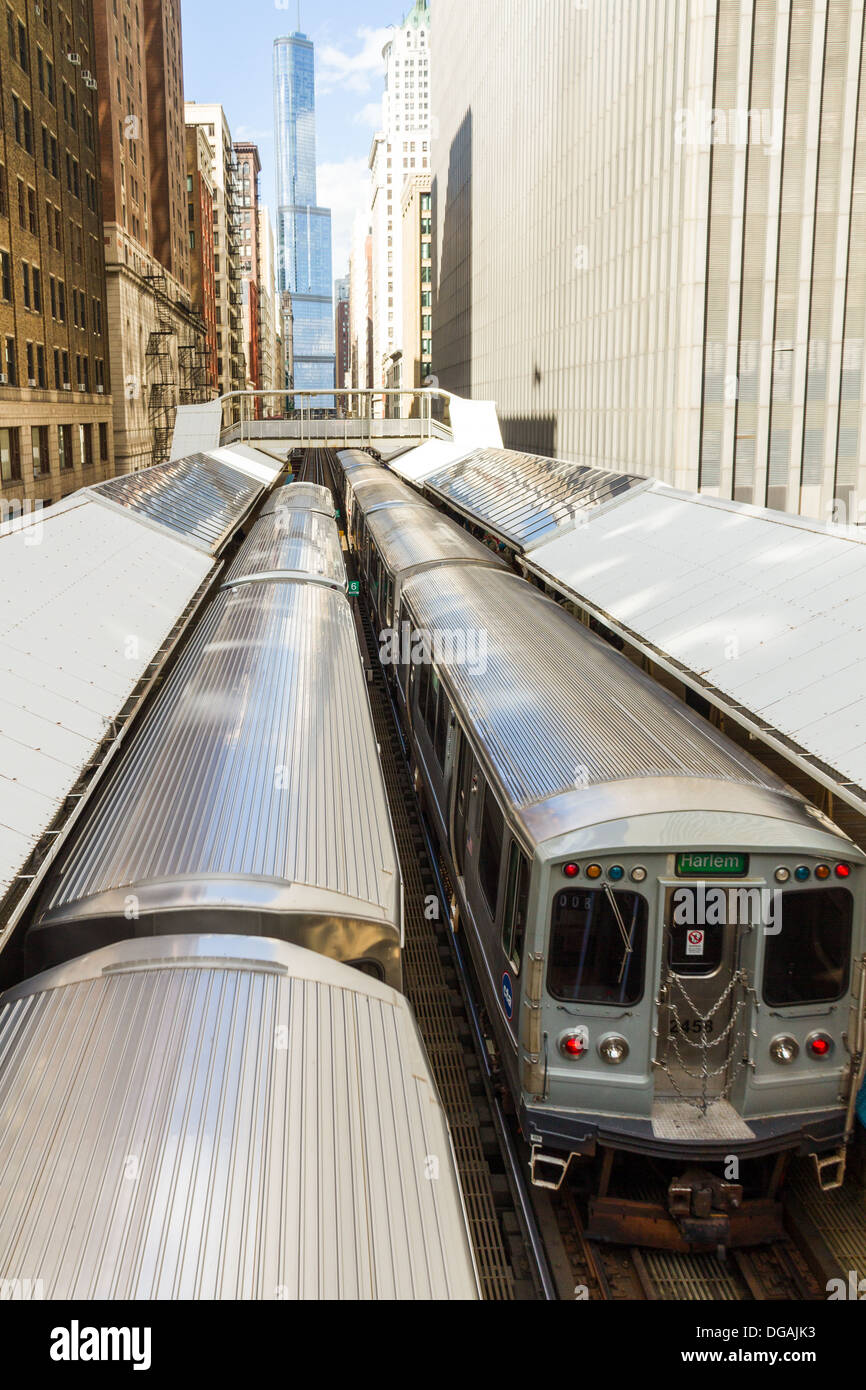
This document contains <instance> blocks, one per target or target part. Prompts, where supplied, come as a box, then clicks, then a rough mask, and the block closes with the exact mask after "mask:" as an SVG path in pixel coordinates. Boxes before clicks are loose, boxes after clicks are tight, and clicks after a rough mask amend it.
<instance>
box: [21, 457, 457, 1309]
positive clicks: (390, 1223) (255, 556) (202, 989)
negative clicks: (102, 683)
mask: <svg viewBox="0 0 866 1390" xmlns="http://www.w3.org/2000/svg"><path fill="white" fill-rule="evenodd" d="M345 590H346V574H345V566H344V564H343V558H342V552H341V548H340V542H339V534H338V531H337V527H336V523H335V520H334V506H333V501H332V499H331V496H330V493H329V492H328V491H327V490H326V489H325V488H323V487H315V486H313V485H310V484H303V483H292V484H290V485H289V486H288V487H286V488H283V489H280V490H279V491H278V492H276V493H274V494H273V495H272V497H271V498H270V499H269V500H268V502H267V503H266V504H265V506H264V508H263V509H262V511H261V512H260V514H259V516H258V517H257V518H256V519H255V520H254V521H253V523H252V525H251V529H250V531H249V534H248V535H247V536H246V538H245V540H244V541H243V544H242V545H241V546H240V549H239V550H238V551H237V554H236V556H235V558H234V561H233V562H232V563H231V564H230V566H229V568H228V571H227V573H225V574H224V576H223V578H222V582H221V585H220V587H219V589H218V592H217V593H216V594H215V596H214V598H213V599H212V601H211V602H210V604H209V605H208V607H207V608H206V610H205V612H204V615H203V617H202V618H201V620H200V622H199V624H198V626H197V627H196V629H195V631H194V633H193V635H192V636H191V638H190V639H189V641H188V643H187V645H186V646H185V647H184V649H183V652H182V654H181V656H180V658H179V660H178V662H177V664H176V665H175V667H174V669H173V670H172V672H171V673H170V675H169V677H168V679H167V681H166V684H165V686H164V687H163V688H162V690H161V691H160V692H159V693H158V695H157V696H156V698H155V699H154V701H153V703H152V704H151V706H150V708H149V709H148V710H147V712H146V713H145V715H144V718H143V721H142V723H141V724H140V726H139V727H138V729H137V730H135V731H134V732H133V734H132V736H131V738H130V740H129V743H128V746H127V747H126V748H125V750H124V751H123V752H122V753H121V754H120V755H119V757H118V761H117V765H116V767H115V768H114V770H113V772H112V773H111V774H109V777H108V778H107V782H106V785H105V787H104V790H103V791H102V793H101V795H99V796H98V798H97V800H96V802H95V805H94V807H93V809H92V810H91V812H90V814H89V815H88V816H87V817H86V818H85V819H84V821H83V824H82V827H81V829H80V830H79V832H78V833H77V835H76V837H75V839H74V841H73V842H72V844H71V846H70V848H69V850H68V851H67V852H65V853H64V854H63V855H62V857H61V858H60V859H59V861H58V863H57V864H56V865H55V866H54V867H53V869H52V871H51V874H50V876H49V877H48V878H47V881H46V885H45V888H44V891H43V893H42V896H41V898H40V899H39V900H38V901H37V903H36V906H35V908H34V910H33V913H32V915H31V918H30V920H29V922H28V923H27V924H26V931H25V932H24V934H23V939H21V940H20V941H19V940H16V941H15V942H14V943H13V946H11V947H9V948H7V951H4V953H3V956H2V957H0V966H2V969H3V975H4V983H6V984H9V982H10V971H11V972H13V974H14V982H13V983H12V987H11V988H8V989H7V990H6V993H5V994H3V995H2V996H0V1278H2V1279H6V1280H15V1279H20V1278H21V1277H22V1275H25V1274H26V1275H28V1276H29V1275H30V1274H32V1275H33V1276H34V1277H37V1276H38V1279H39V1281H40V1283H41V1286H42V1288H41V1293H42V1296H45V1297H50V1298H60V1297H85V1298H103V1297H105V1298H266V1299H271V1298H274V1299H282V1298H380V1297H381V1298H437V1299H438V1298H462V1299H466V1298H468V1299H471V1298H477V1297H478V1293H479V1285H478V1278H477V1273H476V1269H475V1264H474V1258H473V1254H472V1250H471V1245H470V1241H469V1236H468V1228H467V1218H466V1212H465V1209H464V1205H463V1199H462V1194H461V1192H460V1187H459V1183H458V1180H457V1174H456V1169H455V1164H454V1155H453V1150H452V1146H451V1140H450V1135H449V1132H448V1127H447V1123H446V1120H445V1117H444V1114H443V1112H442V1108H441V1105H440V1102H439V1099H438V1096H437V1093H436V1086H435V1082H434V1081H433V1078H432V1075H431V1073H430V1068H429V1064H428V1062H427V1058H426V1056H425V1053H424V1048H423V1045H422V1042H421V1039H420V1036H419V1034H418V1030H417V1027H416V1024H415V1020H414V1017H413V1014H412V1010H411V1008H410V1007H409V1005H408V1003H407V1001H406V999H405V998H404V997H403V995H402V993H401V992H400V986H401V979H402V975H401V946H402V884H401V877H400V868H399V861H398V857H397V850H396V845H395V841H394V834H393V828H392V825H391V820H390V813H389V808H388V803H387V798H386V793H385V787H384V780H383V775H382V770H381V764H380V761H379V756H378V749H377V745H376V739H375V733H374V729H373V723H372V716H371V711H370V706H369V700H368V697H367V689H366V683H365V681H364V678H363V671H362V666H361V660H360V654H359V651H358V647H357V638H356V632H355V626H354V617H353V614H352V610H351V606H350V604H349V602H348V599H347V598H346V594H345Z"/></svg>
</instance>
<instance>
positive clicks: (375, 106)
mask: <svg viewBox="0 0 866 1390" xmlns="http://www.w3.org/2000/svg"><path fill="white" fill-rule="evenodd" d="M352 121H353V122H354V124H355V125H365V126H369V128H370V130H378V129H379V127H380V126H381V124H382V103H381V102H380V101H368V102H367V105H366V106H362V107H361V109H360V111H356V112H355V114H354V116H353V117H352Z"/></svg>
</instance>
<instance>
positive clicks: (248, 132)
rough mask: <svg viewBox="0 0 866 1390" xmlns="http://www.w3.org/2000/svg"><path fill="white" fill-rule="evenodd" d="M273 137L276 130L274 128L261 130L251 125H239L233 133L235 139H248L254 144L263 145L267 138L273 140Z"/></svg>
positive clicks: (248, 141) (247, 140)
mask: <svg viewBox="0 0 866 1390" xmlns="http://www.w3.org/2000/svg"><path fill="white" fill-rule="evenodd" d="M273 138H274V132H273V131H272V130H260V129H258V128H257V127H256V126H251V125H239V126H238V127H237V128H236V130H235V131H234V134H233V135H232V139H233V140H241V141H246V142H247V143H248V144H252V145H263V144H264V143H265V141H266V140H273Z"/></svg>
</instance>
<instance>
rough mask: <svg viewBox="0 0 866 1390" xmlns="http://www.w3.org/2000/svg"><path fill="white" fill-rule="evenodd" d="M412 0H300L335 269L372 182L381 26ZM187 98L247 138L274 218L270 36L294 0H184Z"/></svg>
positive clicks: (279, 30)
mask: <svg viewBox="0 0 866 1390" xmlns="http://www.w3.org/2000/svg"><path fill="white" fill-rule="evenodd" d="M411 5H412V0H317V2H316V3H314V0H300V11H301V22H300V30H301V33H304V34H306V35H307V38H309V39H312V41H313V43H314V44H315V46H316V125H317V131H316V137H317V145H316V159H317V165H318V198H319V205H320V207H329V208H330V209H331V218H332V227H333V242H334V245H333V267H334V270H333V273H334V278H335V279H338V278H339V277H340V276H342V275H346V274H347V273H348V265H349V248H350V244H351V231H352V219H353V217H354V215H355V212H356V211H357V210H358V208H360V207H362V206H363V203H364V199H365V191H366V189H367V187H368V184H369V177H370V173H369V169H368V167H367V157H368V155H369V152H370V142H371V139H372V137H373V133H374V131H375V130H376V129H377V128H378V125H379V115H380V110H381V101H382V91H383V86H384V64H383V62H382V46H383V44H384V43H385V42H386V40H387V37H388V34H387V30H388V26H389V25H392V24H399V23H400V21H401V20H402V18H403V16H404V14H405V13H406V12H407V11H408V10H409V9H410V8H411ZM181 17H182V23H183V70H184V95H185V97H186V100H187V101H201V102H205V101H218V102H221V103H222V105H223V106H224V108H225V111H226V116H227V117H228V122H229V126H230V128H231V132H232V138H233V139H234V140H253V141H255V143H256V144H257V145H258V147H259V154H260V156H261V161H262V178H261V188H262V199H263V201H264V202H266V203H267V204H268V206H269V208H270V210H271V216H272V219H273V213H274V207H275V203H276V197H275V193H274V159H273V153H274V110H273V83H272V55H273V41H274V39H275V38H278V37H279V36H280V35H285V34H290V33H293V32H294V31H295V30H296V29H297V28H298V0H286V3H284V4H276V3H274V0H245V3H240V4H238V3H236V2H235V3H229V0H182V5H181Z"/></svg>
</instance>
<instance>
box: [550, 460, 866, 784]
mask: <svg viewBox="0 0 866 1390" xmlns="http://www.w3.org/2000/svg"><path fill="white" fill-rule="evenodd" d="M526 563H527V566H528V568H529V570H530V571H531V572H533V573H535V574H537V575H538V576H539V577H540V578H543V579H544V580H545V581H547V582H548V583H550V584H552V585H553V586H554V587H555V588H556V589H557V590H559V591H560V592H561V593H563V594H566V595H568V596H571V597H573V598H574V599H575V600H576V601H577V602H579V603H580V604H581V605H582V606H583V607H585V608H588V609H589V610H590V611H592V612H594V613H596V614H597V615H598V616H599V617H600V618H601V619H602V620H603V621H604V622H606V623H607V624H608V625H609V626H611V627H613V628H614V629H615V630H616V631H618V632H620V633H622V634H623V635H625V636H626V637H627V638H628V639H629V641H631V642H633V643H635V644H636V645H637V646H638V647H640V648H641V649H642V650H645V651H647V652H648V653H649V654H650V655H651V656H652V658H653V659H654V660H656V661H658V662H659V663H660V664H661V665H663V666H667V667H668V669H670V670H673V671H676V673H677V674H678V675H680V676H681V678H683V679H685V680H686V681H687V683H690V684H692V685H693V686H694V687H695V688H697V689H700V688H702V687H703V688H704V689H706V691H707V693H708V695H709V696H710V698H711V699H712V700H713V703H715V704H717V705H720V706H721V707H722V708H728V709H730V710H731V712H732V713H733V714H734V716H735V717H736V718H737V719H738V720H740V721H741V722H743V723H745V724H746V725H747V726H751V727H753V728H755V729H756V730H757V731H758V732H759V733H760V734H761V736H762V737H763V738H764V739H765V740H766V741H767V742H769V743H772V744H774V745H775V746H777V747H779V748H780V749H781V750H782V751H784V752H785V753H786V755H787V756H789V757H791V758H792V760H793V761H795V762H797V763H798V764H799V765H800V766H802V767H804V769H805V770H807V771H808V772H809V773H810V774H811V775H812V776H815V777H817V779H818V780H819V781H821V782H823V783H824V784H825V785H828V786H832V787H833V788H834V789H835V790H836V791H837V792H838V794H839V795H841V796H842V797H843V799H845V800H846V801H848V802H849V803H850V804H852V805H854V806H856V807H857V808H858V809H860V810H864V811H866V790H864V789H866V704H864V700H863V696H864V688H866V536H862V535H860V534H859V533H858V532H857V531H856V530H855V529H854V528H851V527H838V526H832V525H828V524H824V523H821V522H818V521H810V520H807V519H805V518H801V517H794V516H788V515H786V514H785V513H782V512H771V511H766V510H764V509H762V508H758V507H751V506H746V505H744V504H742V503H736V502H725V501H720V500H718V499H716V498H711V497H707V496H705V495H703V494H693V493H686V492H680V491H677V490H675V489H673V488H669V487H667V486H665V485H664V484H662V483H654V484H652V486H651V487H650V488H649V489H647V490H639V491H638V490H636V491H634V492H631V493H628V494H626V495H625V496H624V497H623V498H621V499H619V500H618V501H617V502H615V503H614V504H613V505H610V506H608V507H606V508H601V509H599V510H597V511H594V512H591V513H589V514H587V516H586V517H585V519H584V523H583V524H581V525H578V526H577V527H576V528H573V529H571V530H570V531H568V532H567V533H565V534H561V535H558V536H556V537H555V538H553V539H551V540H549V541H547V542H545V543H542V544H540V545H537V546H536V547H534V548H533V549H532V551H531V552H530V553H529V554H527V555H526Z"/></svg>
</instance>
